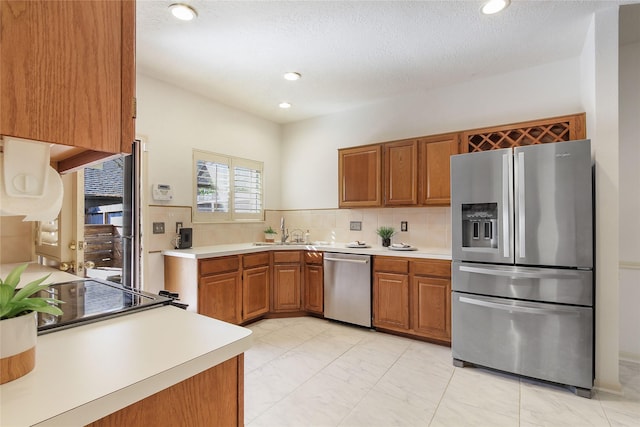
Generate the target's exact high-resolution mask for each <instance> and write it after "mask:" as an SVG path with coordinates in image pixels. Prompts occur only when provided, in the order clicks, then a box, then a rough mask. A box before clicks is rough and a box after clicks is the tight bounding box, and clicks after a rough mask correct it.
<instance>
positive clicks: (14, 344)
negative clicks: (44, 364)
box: [0, 312, 38, 384]
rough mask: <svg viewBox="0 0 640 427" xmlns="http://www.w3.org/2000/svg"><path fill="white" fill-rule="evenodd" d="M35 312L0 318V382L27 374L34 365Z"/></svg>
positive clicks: (36, 334) (36, 331)
mask: <svg viewBox="0 0 640 427" xmlns="http://www.w3.org/2000/svg"><path fill="white" fill-rule="evenodd" d="M37 337H38V320H37V314H36V313H35V312H31V313H29V314H24V315H22V316H18V317H13V318H11V319H5V320H0V384H4V383H7V382H9V381H13V380H15V379H16V378H20V377H21V376H23V375H26V374H28V373H29V372H31V371H32V370H33V368H34V367H35V366H36V340H37Z"/></svg>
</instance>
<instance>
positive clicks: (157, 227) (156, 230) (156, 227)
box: [153, 222, 164, 234]
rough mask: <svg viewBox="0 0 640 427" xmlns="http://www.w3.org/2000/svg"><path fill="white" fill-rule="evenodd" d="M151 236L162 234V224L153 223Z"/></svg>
mask: <svg viewBox="0 0 640 427" xmlns="http://www.w3.org/2000/svg"><path fill="white" fill-rule="evenodd" d="M153 234H164V222H154V223H153Z"/></svg>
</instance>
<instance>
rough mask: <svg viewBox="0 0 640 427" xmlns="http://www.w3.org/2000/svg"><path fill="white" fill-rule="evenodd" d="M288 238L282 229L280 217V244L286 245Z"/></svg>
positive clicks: (282, 218)
mask: <svg viewBox="0 0 640 427" xmlns="http://www.w3.org/2000/svg"><path fill="white" fill-rule="evenodd" d="M288 238H289V234H287V230H286V229H285V228H284V217H280V243H283V244H284V243H286V242H287V239H288Z"/></svg>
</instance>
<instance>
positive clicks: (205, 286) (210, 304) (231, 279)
mask: <svg viewBox="0 0 640 427" xmlns="http://www.w3.org/2000/svg"><path fill="white" fill-rule="evenodd" d="M241 299H242V296H241V289H240V273H238V272H233V273H225V274H216V275H212V276H204V277H201V278H200V281H199V283H198V313H200V314H203V315H205V316H209V317H214V318H216V319H219V320H223V321H225V322H229V323H236V324H237V323H240V320H241V316H240V311H241V309H242V301H241Z"/></svg>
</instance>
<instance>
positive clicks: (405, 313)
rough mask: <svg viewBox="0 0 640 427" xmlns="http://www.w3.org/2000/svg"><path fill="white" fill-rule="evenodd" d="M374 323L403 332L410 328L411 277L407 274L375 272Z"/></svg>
mask: <svg viewBox="0 0 640 427" xmlns="http://www.w3.org/2000/svg"><path fill="white" fill-rule="evenodd" d="M373 312H374V315H373V325H374V326H377V327H381V328H386V329H393V330H397V331H401V332H406V331H408V330H409V277H408V276H407V275H406V274H396V273H375V274H374V284H373Z"/></svg>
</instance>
